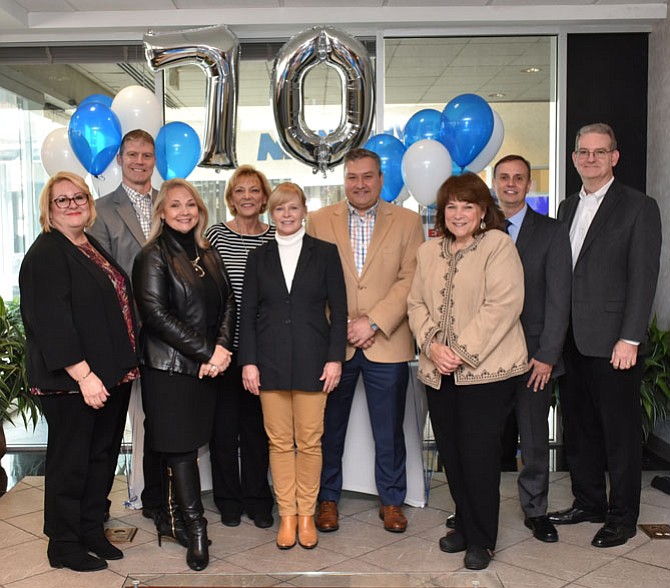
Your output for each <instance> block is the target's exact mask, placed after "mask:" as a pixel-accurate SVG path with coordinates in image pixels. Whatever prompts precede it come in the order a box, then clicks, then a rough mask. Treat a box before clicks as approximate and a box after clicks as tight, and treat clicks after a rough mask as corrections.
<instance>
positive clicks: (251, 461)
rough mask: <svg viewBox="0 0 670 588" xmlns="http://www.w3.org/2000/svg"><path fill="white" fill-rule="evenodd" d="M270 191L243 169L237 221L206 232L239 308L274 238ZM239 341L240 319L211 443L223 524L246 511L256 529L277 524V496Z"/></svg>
mask: <svg viewBox="0 0 670 588" xmlns="http://www.w3.org/2000/svg"><path fill="white" fill-rule="evenodd" d="M270 191H271V188H270V184H269V182H268V180H267V178H266V177H265V175H264V174H263V173H262V172H260V171H258V170H257V169H255V168H253V167H252V166H250V165H242V166H240V167H238V168H237V169H236V170H235V172H234V173H233V175H232V176H231V178H230V180H229V181H228V185H227V186H226V192H225V200H226V205H227V206H228V210H229V211H230V214H231V215H232V219H231V220H228V221H226V222H221V223H217V224H215V225H213V226H211V227H210V228H209V229H207V231H206V233H205V235H206V237H207V239H209V242H210V243H211V244H212V246H213V247H214V248H215V249H216V251H218V253H219V255H220V256H221V258H222V259H223V263H224V265H225V266H226V270H227V271H228V276H229V278H230V282H231V285H232V288H233V293H234V295H235V302H236V303H237V305H238V308H239V307H240V305H241V301H242V283H243V280H244V270H245V267H246V264H247V256H248V255H249V252H250V251H253V250H254V249H256V248H257V247H260V246H261V245H263V244H264V243H267V242H268V241H272V240H274V236H275V228H274V227H273V226H270V225H268V224H266V223H264V222H263V221H261V218H260V216H261V214H263V213H264V212H265V210H266V208H267V202H268V197H269V196H270ZM238 317H239V315H238ZM238 344H239V318H238V323H237V324H236V325H235V338H234V341H233V350H232V351H233V358H232V361H231V364H230V367H229V368H228V369H227V370H226V372H225V373H224V375H223V377H222V378H220V379H221V380H222V393H221V394H219V396H218V400H217V405H216V415H215V421H214V432H213V434H212V439H211V441H210V444H209V447H210V453H211V461H212V481H213V486H214V502H215V503H216V506H217V508H218V509H219V512H220V513H221V522H222V523H223V524H224V525H226V526H228V527H236V526H237V525H239V524H240V517H241V515H242V513H243V512H246V514H247V516H248V517H249V518H250V519H252V520H253V521H254V523H255V525H256V526H257V527H261V528H266V527H271V526H272V524H273V523H274V520H273V518H272V506H273V503H274V500H273V497H272V492H271V490H270V486H269V484H268V438H267V435H266V433H265V429H264V428H263V413H262V411H261V403H260V400H259V398H258V396H254V395H252V394H249V392H247V391H246V390H245V389H244V387H243V386H242V372H241V368H239V367H238V366H237V347H238ZM238 451H239V460H240V461H239V462H238ZM240 466H241V467H240Z"/></svg>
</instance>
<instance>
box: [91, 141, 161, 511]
mask: <svg viewBox="0 0 670 588" xmlns="http://www.w3.org/2000/svg"><path fill="white" fill-rule="evenodd" d="M116 160H117V162H118V164H119V166H121V173H122V181H121V184H120V185H119V187H118V188H117V189H116V190H114V191H113V192H111V193H110V194H107V195H106V196H103V197H102V198H99V199H98V200H96V203H95V204H96V212H97V218H96V220H95V223H94V224H93V226H92V227H91V228H89V229H88V230H87V232H88V233H89V234H91V235H93V237H94V238H96V239H97V240H98V241H99V242H100V244H101V245H102V246H103V247H104V248H105V249H106V250H107V252H108V253H109V254H110V255H111V256H112V257H113V258H114V259H115V260H116V262H117V263H118V264H119V265H120V266H121V267H122V268H123V269H124V271H125V272H126V273H127V274H128V275H131V274H132V271H133V262H134V261H135V256H136V255H137V254H138V253H139V252H140V249H142V245H144V242H145V241H146V238H147V236H148V235H149V231H150V230H151V221H152V214H153V201H154V200H155V198H156V194H157V192H156V190H154V189H153V188H152V187H151V176H152V174H153V172H154V166H155V164H156V156H155V146H154V139H153V137H152V136H151V135H150V134H149V133H147V132H146V131H143V130H140V129H136V130H133V131H130V132H128V133H126V134H125V136H124V137H123V140H122V141H121V147H120V149H119V153H118V155H117V156H116ZM137 382H138V383H139V380H137ZM139 394H140V389H139V385H135V386H133V395H134V396H136V395H139ZM133 406H140V407H141V403H140V402H133V401H132V400H131V408H130V409H129V412H131V413H132V410H133V408H132V407H133ZM132 416H133V415H132V414H131V419H132ZM142 418H143V415H139V419H137V421H139V422H141V420H142ZM132 420H133V421H134V422H135V421H136V419H132ZM137 433H138V432H137V431H136V434H137ZM140 438H141V437H140ZM135 457H136V459H138V460H139V456H135ZM142 470H143V475H144V489H143V490H142V495H141V498H142V514H144V516H145V517H147V518H154V516H155V514H156V513H157V511H158V509H159V508H160V505H161V493H162V490H161V466H160V458H159V456H158V454H157V453H155V452H154V451H153V450H151V448H150V447H149V443H147V439H146V438H145V439H144V456H143V462H142ZM133 490H139V488H135V489H133Z"/></svg>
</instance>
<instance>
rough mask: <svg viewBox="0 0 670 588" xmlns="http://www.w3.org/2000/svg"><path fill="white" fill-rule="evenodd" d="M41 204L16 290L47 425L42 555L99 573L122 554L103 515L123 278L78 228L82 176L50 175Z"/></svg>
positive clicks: (125, 381)
mask: <svg viewBox="0 0 670 588" xmlns="http://www.w3.org/2000/svg"><path fill="white" fill-rule="evenodd" d="M39 208H40V225H41V227H42V233H41V234H40V235H39V236H38V237H37V239H36V240H35V242H34V243H33V245H32V246H31V247H30V249H29V250H28V252H27V253H26V255H25V257H24V259H23V263H22V264H21V270H20V272H19V286H20V291H21V315H22V318H23V324H24V326H25V330H26V341H27V360H26V369H27V372H28V382H29V384H30V387H31V392H32V393H33V394H36V395H39V396H40V403H41V406H42V411H43V413H44V416H45V418H46V420H47V424H48V425H49V438H48V441H47V455H46V469H45V476H44V478H45V479H44V533H45V534H46V535H47V536H48V537H49V546H48V548H47V555H48V558H49V563H50V564H51V565H52V566H53V567H56V568H62V567H67V568H70V569H72V570H75V571H81V572H85V571H94V570H101V569H104V568H106V567H107V562H106V561H105V560H107V559H121V558H122V557H123V552H122V551H121V550H120V549H118V548H117V547H115V546H113V545H112V544H111V543H109V541H107V539H106V538H105V534H104V529H103V519H104V515H105V509H106V501H105V500H106V497H107V491H108V489H109V476H110V472H112V471H114V468H115V466H116V462H117V459H118V455H119V448H120V445H121V438H122V436H123V428H124V423H125V418H126V410H127V408H128V400H129V398H130V387H131V384H132V381H133V380H134V379H136V378H138V377H139V370H138V369H137V355H136V353H135V321H134V317H133V311H134V306H133V303H132V295H131V292H130V280H129V279H128V277H127V276H126V274H125V273H124V272H123V270H122V269H121V267H120V266H118V265H117V264H116V262H115V261H114V260H113V259H112V258H111V257H110V256H109V255H108V254H107V253H106V252H105V250H104V249H103V248H102V247H101V246H100V244H99V243H98V242H97V241H96V240H95V239H94V238H93V237H90V236H87V235H86V233H84V229H85V228H86V227H89V226H90V225H91V224H92V223H93V221H94V220H95V205H94V203H93V198H92V197H91V192H90V190H89V188H88V186H87V185H86V183H85V182H84V180H83V179H82V178H81V177H80V176H78V175H76V174H72V173H69V172H59V173H57V174H56V175H55V176H53V177H52V178H50V179H49V180H48V181H47V183H46V185H45V186H44V189H43V190H42V193H41V195H40V201H39ZM89 551H91V552H93V553H94V554H95V555H97V556H98V557H94V556H92V555H89V553H88V552H89Z"/></svg>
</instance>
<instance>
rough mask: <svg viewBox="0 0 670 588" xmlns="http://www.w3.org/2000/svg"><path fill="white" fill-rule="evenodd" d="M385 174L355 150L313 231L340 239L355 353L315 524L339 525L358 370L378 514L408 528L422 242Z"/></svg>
mask: <svg viewBox="0 0 670 588" xmlns="http://www.w3.org/2000/svg"><path fill="white" fill-rule="evenodd" d="M383 182H384V176H383V174H382V171H381V162H380V160H379V157H378V155H377V154H376V153H374V152H372V151H368V150H367V149H355V150H352V151H351V152H349V153H348V154H347V156H346V157H345V159H344V192H345V195H346V200H344V201H342V202H338V203H337V204H333V205H331V206H328V207H326V208H322V209H321V210H318V211H316V212H314V213H311V214H310V215H309V217H308V221H307V231H308V233H309V234H311V235H313V236H315V237H317V238H319V239H323V240H325V241H330V242H331V243H335V244H336V245H337V248H338V251H339V253H340V258H341V260H342V268H343V270H344V279H345V282H346V286H347V304H348V311H349V326H348V333H347V342H348V345H347V355H346V362H345V364H344V366H343V369H342V378H341V380H340V385H339V386H338V387H337V388H336V389H335V390H334V391H333V392H332V393H331V394H330V396H329V398H328V404H327V405H326V415H325V428H324V434H323V441H322V443H323V469H322V473H321V490H320V493H319V513H318V516H317V527H318V528H319V530H321V531H335V530H337V529H338V527H339V523H338V513H337V502H338V500H339V498H340V494H341V491H342V454H343V451H344V441H345V438H346V433H347V424H348V422H349V413H350V412H351V405H352V401H353V398H354V392H355V390H356V383H357V382H358V377H359V375H362V376H363V383H364V384H365V393H366V398H367V403H368V410H369V413H370V423H371V426H372V431H373V435H374V439H375V480H376V484H377V491H378V493H379V498H380V501H381V508H380V511H379V516H380V518H381V519H382V520H383V521H384V528H385V529H386V530H387V531H391V532H395V533H402V532H403V531H405V529H406V528H407V519H406V518H405V516H404V515H403V512H402V503H403V502H404V500H405V494H406V490H407V480H406V474H405V438H404V435H403V419H404V413H405V396H406V393H407V383H408V377H409V368H408V365H407V362H408V361H410V360H412V359H414V357H415V348H414V341H413V338H412V334H411V332H410V329H409V325H408V322H407V295H408V294H409V289H410V286H411V283H412V278H413V276H414V270H415V268H416V252H417V249H418V248H419V245H421V243H422V242H423V229H422V226H421V218H420V217H419V215H418V214H416V213H415V212H412V211H410V210H406V209H404V208H401V207H399V206H394V205H392V204H388V203H387V202H384V201H383V200H381V199H380V194H381V190H382V186H383Z"/></svg>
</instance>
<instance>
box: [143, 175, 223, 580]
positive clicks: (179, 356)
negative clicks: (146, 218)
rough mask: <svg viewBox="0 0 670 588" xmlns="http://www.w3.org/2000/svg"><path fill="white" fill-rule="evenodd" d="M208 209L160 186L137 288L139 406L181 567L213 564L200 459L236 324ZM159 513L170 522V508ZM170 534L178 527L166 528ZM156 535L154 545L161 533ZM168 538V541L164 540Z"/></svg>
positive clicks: (185, 187)
mask: <svg viewBox="0 0 670 588" xmlns="http://www.w3.org/2000/svg"><path fill="white" fill-rule="evenodd" d="M206 226H207V209H206V208H205V204H204V203H203V201H202V198H201V197H200V195H199V194H198V192H197V190H196V189H195V188H194V187H193V186H192V185H191V184H190V183H189V182H187V181H185V180H182V179H180V178H176V179H173V180H168V181H167V182H164V183H163V185H162V187H161V189H160V191H159V193H158V196H157V198H156V202H155V205H154V221H153V226H152V230H151V233H150V235H149V238H148V239H147V243H146V245H145V246H144V247H143V249H142V251H141V252H140V253H139V254H138V256H137V258H136V259H135V265H134V267H133V286H134V290H135V298H136V300H137V305H138V308H139V312H140V317H141V319H142V331H141V350H142V355H141V374H142V402H143V404H144V411H145V413H146V427H147V431H148V433H149V438H150V439H151V443H152V445H153V449H155V450H156V451H159V452H161V453H163V454H164V456H165V461H166V463H167V466H168V476H169V481H170V490H169V491H168V501H170V502H171V501H172V497H173V496H174V502H175V503H176V506H177V507H178V509H179V512H180V513H181V517H183V521H184V523H185V526H186V534H187V537H188V542H187V554H186V561H187V563H188V565H189V567H191V568H192V569H194V570H203V569H205V568H206V567H207V564H208V563H209V553H208V539H207V521H206V519H205V518H204V516H203V512H204V510H203V506H202V501H201V499H200V480H199V475H198V465H197V452H198V448H199V447H200V446H202V445H205V444H206V443H207V442H208V441H209V439H210V437H211V434H212V427H213V417H214V406H215V401H216V395H217V392H218V389H219V387H220V383H219V381H218V380H220V379H219V378H217V376H220V375H221V374H222V373H223V372H224V371H225V370H226V368H227V367H228V366H229V364H230V356H231V353H230V351H229V349H230V348H231V345H232V339H233V333H234V328H235V320H236V309H235V301H234V298H233V291H232V288H231V287H230V283H229V281H228V276H227V275H226V272H225V269H224V266H223V263H222V262H221V258H220V257H219V256H218V254H217V253H216V252H215V251H213V250H212V248H211V247H210V245H209V243H208V242H207V240H206V239H205V238H204V237H203V232H204V229H205V227H206ZM164 510H165V512H168V513H170V515H171V516H173V517H174V516H175V508H174V505H171V504H170V505H167V508H166V509H164ZM168 523H169V526H168V529H169V528H171V527H173V523H174V521H168ZM157 526H158V540H159V544H160V540H161V534H162V533H165V530H164V526H162V525H161V524H160V523H158V524H157ZM168 533H170V534H173V535H174V533H171V532H170V531H168Z"/></svg>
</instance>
